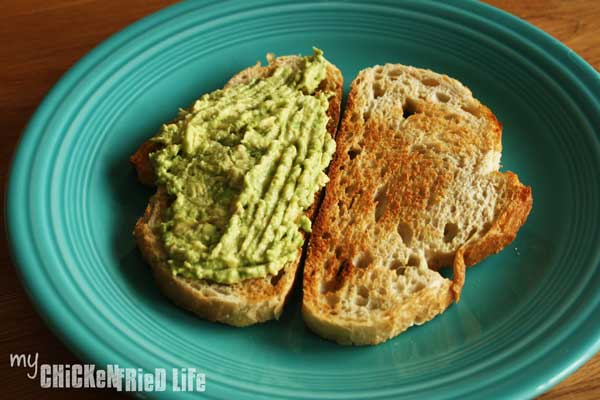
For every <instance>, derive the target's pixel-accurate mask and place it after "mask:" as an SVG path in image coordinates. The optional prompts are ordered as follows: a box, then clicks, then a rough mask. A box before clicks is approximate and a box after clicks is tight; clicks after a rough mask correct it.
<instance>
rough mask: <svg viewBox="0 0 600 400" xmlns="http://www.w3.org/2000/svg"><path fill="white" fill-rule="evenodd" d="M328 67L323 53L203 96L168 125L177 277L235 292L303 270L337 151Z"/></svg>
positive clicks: (160, 162) (163, 180)
mask: <svg viewBox="0 0 600 400" xmlns="http://www.w3.org/2000/svg"><path fill="white" fill-rule="evenodd" d="M325 75H326V60H325V59H324V58H323V53H322V52H321V51H320V50H318V49H315V50H314V55H312V56H308V57H303V58H302V61H301V62H300V63H298V64H294V66H293V67H292V66H286V65H280V66H279V67H278V68H276V69H275V70H274V72H273V73H272V74H271V75H270V76H268V77H265V78H261V79H254V80H252V81H250V82H248V83H245V84H238V85H234V86H230V87H227V88H225V89H222V90H216V91H214V92H212V93H208V94H205V95H203V96H202V97H201V98H200V99H199V100H197V101H196V102H195V103H194V104H193V105H192V106H191V108H190V109H188V110H181V111H180V114H179V117H178V118H177V119H176V120H175V121H174V122H173V123H170V124H167V125H164V126H163V127H162V129H161V131H160V132H159V133H158V134H157V135H156V136H155V137H154V138H153V140H154V141H156V142H158V143H161V144H162V145H163V146H161V148H160V150H157V151H155V152H154V153H152V154H151V155H150V159H151V160H152V163H153V165H154V170H155V172H156V177H157V184H159V185H163V186H164V187H165V188H166V190H167V192H168V194H169V195H170V196H171V198H172V203H170V205H169V208H168V210H167V212H166V217H165V219H164V220H163V222H162V223H161V225H160V228H159V230H160V232H159V234H160V237H161V239H162V241H163V244H164V246H165V249H166V252H167V258H168V263H169V265H170V267H171V268H172V271H173V274H174V275H178V276H184V277H188V278H197V279H208V280H211V281H215V282H220V283H227V284H230V283H235V282H239V281H241V280H244V279H248V278H259V277H265V276H267V275H269V274H271V275H275V274H277V273H278V272H279V271H280V270H281V269H282V268H283V267H284V266H285V264H286V263H288V262H291V261H294V260H295V259H296V257H297V256H298V251H299V249H300V247H301V246H302V244H303V242H304V239H303V235H302V232H301V230H302V231H305V232H310V229H311V222H310V220H309V219H308V218H307V217H306V216H305V215H304V211H305V210H306V209H307V208H308V207H309V206H310V205H311V204H312V203H313V200H314V195H315V193H316V192H317V191H318V190H319V189H320V188H322V187H323V186H324V185H325V183H327V176H326V175H325V173H324V169H325V168H326V167H327V165H329V162H330V161H331V157H332V154H333V153H334V151H335V141H334V140H333V139H332V138H331V136H330V135H329V133H328V132H327V129H326V126H327V122H328V116H327V109H328V107H329V102H328V96H330V95H331V93H323V92H321V91H319V92H316V90H317V87H318V86H319V84H320V83H321V81H323V80H324V79H325Z"/></svg>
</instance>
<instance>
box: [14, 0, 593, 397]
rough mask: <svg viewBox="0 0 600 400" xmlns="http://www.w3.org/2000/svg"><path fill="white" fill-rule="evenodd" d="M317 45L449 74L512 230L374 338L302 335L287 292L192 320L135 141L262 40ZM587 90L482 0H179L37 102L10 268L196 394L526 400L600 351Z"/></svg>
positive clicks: (130, 359)
mask: <svg viewBox="0 0 600 400" xmlns="http://www.w3.org/2000/svg"><path fill="white" fill-rule="evenodd" d="M313 45H316V46H318V47H320V48H322V49H324V51H325V54H326V56H327V57H328V58H329V59H330V60H331V61H333V62H334V63H335V64H337V65H338V66H339V67H340V68H341V69H342V71H343V73H344V76H345V77H346V82H347V83H349V82H350V81H351V80H352V78H353V77H354V76H355V74H356V73H357V71H358V70H360V69H361V68H364V67H367V66H371V65H373V64H376V63H385V62H398V63H404V64H412V65H415V66H419V67H426V68H431V69H434V70H436V71H439V72H442V73H446V74H449V75H451V76H454V77H456V78H458V79H460V80H461V81H463V82H464V83H465V84H467V85H468V86H469V87H470V88H472V90H473V92H474V94H475V96H476V97H478V98H479V99H481V100H482V101H483V102H484V103H485V104H487V105H488V106H490V107H491V108H492V109H493V110H494V111H495V113H496V114H497V116H498V118H499V119H500V120H501V121H502V123H503V124H504V137H503V143H504V153H503V154H504V155H503V165H504V168H505V169H510V170H514V171H518V173H519V175H520V177H521V179H522V181H523V182H525V183H527V184H529V185H531V186H532V187H533V194H534V206H533V211H532V213H531V215H530V216H529V219H528V221H527V223H526V224H525V226H524V227H523V229H522V230H521V232H519V236H518V238H517V239H516V240H515V242H514V243H512V244H511V245H510V247H508V248H506V249H505V250H504V251H503V252H502V253H500V254H498V255H496V256H493V257H490V258H488V259H487V260H485V261H484V262H482V263H481V264H480V265H478V266H477V267H476V268H473V269H471V270H469V271H468V274H467V281H466V286H465V288H464V292H463V297H462V301H461V302H460V304H458V305H454V306H452V307H451V308H450V309H449V310H448V311H447V312H446V313H444V314H443V315H441V316H439V317H437V318H435V320H434V321H432V322H431V323H428V324H426V325H424V326H421V327H415V328H412V329H410V330H409V331H408V332H406V333H404V334H402V335H401V336H399V337H397V338H395V339H393V340H390V341H389V342H387V343H385V344H383V345H380V346H377V347H364V348H347V347H340V346H337V345H334V344H331V343H328V342H326V341H323V340H321V339H320V338H318V337H316V336H314V335H312V334H311V333H310V332H308V331H307V329H306V327H305V326H304V325H303V323H302V320H301V318H300V315H299V302H298V300H299V299H298V297H299V295H298V294H296V296H295V298H294V299H293V301H292V303H291V304H290V305H289V307H288V308H287V309H286V311H285V313H284V316H283V318H282V319H281V320H280V321H277V322H270V323H267V324H264V325H261V326H256V327H251V328H247V329H234V328H230V327H226V326H222V325H218V324H213V323H208V322H205V321H202V320H199V319H197V318H195V317H193V316H192V315H190V314H188V313H186V312H184V311H181V310H179V309H178V308H176V307H174V306H173V305H171V304H170V303H169V302H168V301H167V300H165V299H164V298H163V297H162V296H161V295H160V294H159V292H158V290H157V289H156V288H155V286H154V284H153V282H152V280H151V277H150V274H149V273H148V268H147V267H146V266H145V265H144V263H143V262H142V260H141V258H140V254H139V253H138V251H137V250H136V248H135V245H134V242H133V239H132V236H131V230H132V227H133V224H134V221H135V220H136V217H137V216H139V215H140V214H141V213H142V211H143V209H144V205H145V203H146V201H147V200H148V196H149V195H150V191H149V190H147V189H144V188H143V187H142V186H141V185H140V184H138V182H137V180H136V178H135V175H134V171H133V170H132V168H131V167H130V166H129V165H128V162H127V157H128V156H129V155H130V154H131V153H132V152H133V151H134V150H135V148H136V147H137V146H138V145H139V144H140V143H141V142H142V141H143V140H144V139H146V138H147V137H149V136H151V135H152V134H153V133H155V132H156V130H157V128H158V127H159V126H160V124H161V122H163V121H167V120H169V119H171V118H172V117H173V116H174V115H175V114H176V112H177V108H178V107H180V106H186V105H188V104H189V103H190V102H191V101H192V100H193V99H195V98H196V97H198V96H199V95H200V94H202V93H204V92H206V91H209V90H212V89H216V88H218V87H220V86H222V85H223V84H224V82H225V81H226V80H227V78H228V77H229V76H231V75H232V74H234V73H235V72H236V71H238V70H240V69H242V68H243V67H245V66H247V65H250V64H253V63H254V62H256V60H258V59H263V57H264V54H265V52H267V51H270V52H275V53H276V54H289V53H305V54H306V53H310V52H311V46H313ZM599 94H600V79H599V78H598V74H597V73H596V72H595V71H594V70H593V69H592V68H591V67H590V66H589V65H587V64H586V63H585V62H584V61H583V60H582V59H580V58H579V57H578V56H577V55H576V54H574V53H573V52H572V51H570V50H569V49H567V48H565V47H564V46H562V45H561V44H560V43H558V42H557V41H555V40H553V39H552V38H551V37H549V36H547V35H546V34H544V33H543V32H541V31H539V30H537V29H535V28H533V27H532V26H530V25H528V24H526V23H524V22H523V21H520V20H518V19H516V18H514V17H512V16H510V15H507V14H505V13H503V12H500V11H498V10H496V9H493V8H490V7H488V6H485V5H483V4H480V3H475V2H453V3H451V4H447V3H442V2H430V1H406V2H377V3H369V4H368V5H367V4H358V3H339V2H335V1H334V2H322V3H314V4H312V3H311V4H303V5H298V4H292V3H289V4H288V3H281V2H278V3H271V2H268V1H252V2H250V1H248V2H232V3H221V2H219V3H218V4H206V3H197V2H192V3H184V4H178V5H176V6H173V7H171V8H168V9H165V10H163V11H161V12H159V13H157V14H154V15H152V16H150V17H148V18H146V19H144V20H142V21H140V22H138V23H136V24H134V25H132V26H131V27H129V28H127V29H126V30H124V31H123V32H121V33H119V34H117V35H115V36H114V37H112V38H110V39H109V40H107V41H106V42H105V43H103V44H102V45H101V46H99V47H98V48H97V49H95V50H94V51H92V52H91V53H90V54H89V55H88V56H87V57H85V58H84V59H83V60H81V61H80V62H79V63H78V64H77V65H76V66H75V67H74V68H73V69H72V70H71V71H70V72H69V73H68V74H66V75H65V77H64V78H63V79H62V80H61V81H60V83H59V84H58V85H56V87H55V88H54V89H53V90H52V92H51V93H50V94H49V95H48V97H47V98H46V100H45V101H44V103H43V104H42V105H41V106H40V108H39V110H38V111H37V112H36V114H35V116H34V117H33V119H32V121H31V123H30V124H29V126H28V128H27V131H26V132H25V134H24V135H23V139H22V141H21V144H20V146H19V148H18V151H17V154H16V157H15V160H14V164H13V169H12V174H11V179H10V184H9V188H8V204H7V220H8V228H9V234H10V240H11V243H12V249H13V252H14V257H15V262H16V264H17V265H18V266H19V268H20V271H21V276H22V278H23V282H24V285H25V286H26V288H27V290H28V292H29V294H30V295H31V297H32V298H33V300H34V302H35V304H36V305H37V307H38V308H39V310H40V313H41V314H42V315H43V316H44V317H45V318H46V320H47V321H48V323H49V325H50V326H51V327H52V328H53V329H54V331H55V332H56V333H57V335H59V336H60V337H61V338H62V339H63V340H64V341H65V342H66V343H67V344H68V345H69V346H71V348H73V349H74V350H75V351H76V352H77V353H78V354H79V355H80V356H81V357H83V358H84V359H86V360H89V361H93V362H95V363H97V364H99V365H100V366H102V365H104V364H108V363H111V364H114V363H118V364H119V365H124V366H135V367H141V368H144V369H146V370H152V369H153V368H155V367H166V368H170V367H197V368H200V369H202V370H204V371H205V372H206V374H207V386H206V388H207V392H206V393H205V396H206V397H207V398H228V399H232V398H237V399H244V398H247V399H255V398H261V397H264V398H272V397H283V398H322V399H332V398H338V397H340V398H341V397H343V398H356V399H366V398H384V397H385V398H399V397H403V398H419V399H423V398H439V399H441V398H461V399H468V398H476V399H482V398H492V397H499V396H501V397H503V398H509V397H512V398H514V397H519V398H523V397H530V396H535V395H537V394H539V393H542V392H543V391H545V390H547V389H548V388H550V387H551V386H552V385H554V384H556V383H557V382H559V381H560V380H561V379H563V378H564V377H566V376H567V375H568V374H569V373H571V372H573V371H574V370H575V369H576V368H577V367H579V366H580V365H581V364H583V363H584V362H585V361H586V360H587V359H588V358H589V357H591V356H592V355H593V354H594V353H595V352H596V351H597V350H598V349H599V348H600V291H599V288H600V269H599V268H598V266H599V260H600V246H599V239H600V230H599V229H600V224H599V221H600V212H599V211H600V196H599V192H600V183H599V180H600V178H599V177H600V141H599V138H600V97H599ZM163 394H164V395H165V396H166V397H171V396H175V395H176V394H177V393H173V392H171V391H170V390H167V391H166V392H164V393H163ZM192 395H193V394H191V393H188V394H183V395H182V396H183V397H188V398H191V397H192Z"/></svg>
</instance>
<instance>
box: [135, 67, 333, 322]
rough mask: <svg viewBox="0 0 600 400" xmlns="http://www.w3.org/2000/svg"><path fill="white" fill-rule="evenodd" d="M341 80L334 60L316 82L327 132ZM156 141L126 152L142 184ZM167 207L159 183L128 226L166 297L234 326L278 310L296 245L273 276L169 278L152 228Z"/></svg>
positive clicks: (239, 78) (238, 79)
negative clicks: (324, 98) (324, 102)
mask: <svg viewBox="0 0 600 400" xmlns="http://www.w3.org/2000/svg"><path fill="white" fill-rule="evenodd" d="M300 60H301V58H300V57H297V56H287V57H279V58H276V59H273V58H272V57H269V64H268V65H267V66H261V65H260V63H258V64H257V65H255V66H252V67H249V68H247V69H245V70H243V71H241V72H239V73H238V74H237V75H235V76H234V77H233V78H231V80H230V81H229V82H228V83H227V85H226V87H227V86H231V85H238V84H243V83H245V82H249V81H250V80H252V79H254V78H262V77H267V76H270V75H271V74H272V73H273V72H274V71H275V69H276V68H277V67H278V66H280V65H284V64H285V65H288V66H291V67H292V68H297V67H298V66H299V62H300ZM342 84H343V82H342V74H341V72H340V71H339V70H338V69H337V68H336V67H335V66H334V65H331V64H328V65H327V75H326V78H325V80H323V82H322V83H321V85H320V86H319V90H321V91H328V92H331V93H333V94H334V95H333V96H332V97H330V99H329V109H328V112H327V114H328V117H329V122H328V125H327V130H328V132H329V133H330V134H331V135H332V136H334V135H335V131H336V128H337V124H338V120H339V115H340V103H341V99H342ZM157 146H158V145H157V144H156V143H154V142H151V141H147V142H145V143H144V144H142V146H140V148H139V149H138V150H137V151H136V152H135V154H133V155H132V156H131V159H130V161H131V162H132V163H133V164H134V166H135V168H136V170H137V173H138V177H139V179H140V181H141V182H142V183H145V184H153V183H154V171H153V169H152V165H151V163H150V160H149V158H148V155H149V153H151V152H152V151H155V150H156V149H157ZM318 197H319V193H317V194H316V195H315V199H318ZM167 207H168V196H167V194H166V192H165V190H164V189H163V188H160V187H159V188H158V190H157V192H156V194H155V195H154V196H153V197H152V198H151V200H150V202H149V204H148V207H147V208H146V211H145V213H144V216H143V217H142V218H140V219H139V220H138V221H137V224H136V226H135V229H134V236H135V238H136V241H137V244H138V247H139V248H140V250H141V252H142V255H143V256H144V258H145V259H146V261H147V262H148V264H150V266H151V267H152V270H153V272H154V277H155V279H156V282H157V284H158V286H159V287H160V289H161V290H162V291H163V292H164V293H165V295H166V296H167V297H169V298H170V299H171V300H173V301H174V302H175V303H176V304H178V305H179V306H181V307H183V308H185V309H188V310H190V311H192V312H194V313H195V314H197V315H199V316H201V317H203V318H206V319H208V320H211V321H219V322H223V323H226V324H230V325H234V326H246V325H251V324H254V323H258V322H263V321H267V320H270V319H273V318H278V317H279V316H280V315H281V312H282V310H283V306H284V303H285V300H286V298H287V296H288V294H289V292H290V289H291V288H292V285H293V282H294V279H295V276H296V270H297V269H298V263H299V261H300V255H301V250H299V251H298V258H297V259H296V261H295V262H294V263H289V264H288V265H286V266H285V267H284V268H283V269H282V270H281V271H280V272H279V274H278V275H276V276H270V277H266V278H262V279H249V280H244V281H242V282H239V283H236V284H232V285H225V284H219V283H214V282H210V281H207V280H193V279H186V278H183V277H179V276H177V277H175V276H173V274H172V273H171V268H169V266H168V265H167V263H166V254H165V250H164V248H163V245H162V243H161V241H160V239H159V237H158V236H157V232H156V228H157V227H158V226H159V224H160V223H161V221H162V220H163V215H164V212H165V210H166V209H167ZM314 209H315V205H314V204H313V206H312V207H311V208H310V209H309V210H308V211H307V216H309V218H311V219H312V216H313V214H314Z"/></svg>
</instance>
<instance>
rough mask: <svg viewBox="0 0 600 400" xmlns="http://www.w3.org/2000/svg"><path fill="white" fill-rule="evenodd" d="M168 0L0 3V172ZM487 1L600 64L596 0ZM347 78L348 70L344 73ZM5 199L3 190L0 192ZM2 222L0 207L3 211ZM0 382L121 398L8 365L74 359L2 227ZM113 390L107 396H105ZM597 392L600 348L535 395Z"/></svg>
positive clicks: (57, 394)
mask: <svg viewBox="0 0 600 400" xmlns="http://www.w3.org/2000/svg"><path fill="white" fill-rule="evenodd" d="M171 3H173V2H172V1H168V0H127V1H119V0H110V1H109V0H51V1H48V0H12V1H11V0H3V1H2V2H1V3H0V93H1V95H0V115H1V116H2V123H3V125H4V128H3V129H2V134H1V135H0V174H1V175H0V176H1V179H2V184H3V187H4V185H6V180H7V177H8V171H9V165H10V160H11V157H12V153H13V151H14V148H15V146H16V144H17V142H18V139H19V136H20V135H21V132H22V131H23V128H24V127H25V124H26V123H27V120H28V119H29V117H30V116H31V114H32V113H33V111H34V110H35V108H36V107H37V106H38V104H39V102H40V101H41V100H42V98H43V96H44V95H45V94H46V92H47V91H48V90H49V89H50V88H51V87H52V85H54V84H55V83H56V81H57V80H58V79H59V78H60V76H61V75H62V74H63V73H64V72H65V71H66V70H68V69H69V68H70V67H71V66H72V65H73V64H74V63H75V62H76V61H77V60H78V59H79V58H81V57H82V56H84V55H85V54H86V53H87V52H88V51H89V50H91V49H92V48H93V47H94V46H96V45H97V44H99V43H100V42H101V41H103V40H104V39H106V38H107V37H108V36H109V35H110V34H112V33H114V32H117V31H118V30H120V29H122V28H123V27H125V26H126V25H128V24H130V23H132V22H134V21H135V20H137V19H139V18H141V17H143V16H145V15H147V14H150V13H152V12H154V11H156V10H159V9H161V8H163V7H166V6H167V5H169V4H171ZM488 3H490V4H492V5H494V6H496V7H498V8H501V9H504V10H506V11H508V12H510V13H512V14H514V15H517V16H519V17H521V18H523V19H525V20H527V21H529V22H531V23H532V24H534V25H537V26H538V27H540V28H541V29H543V30H545V31H546V32H548V33H550V34H551V35H553V36H554V37H556V38H557V39H559V40H560V41H562V42H563V43H565V44H566V45H567V46H569V47H571V48H572V49H573V50H575V51H576V52H577V53H579V54H580V55H581V56H582V57H583V58H585V59H586V60H587V61H588V62H589V63H590V64H591V65H592V66H593V67H594V68H596V70H599V69H600V22H599V21H600V1H598V0H571V1H563V0H531V1H526V0H492V1H488ZM349 79H350V78H349ZM0 196H2V198H1V199H0V200H2V201H1V204H4V191H2V193H1V194H0ZM0 218H1V219H2V221H1V222H2V225H4V221H3V218H4V214H3V213H2V215H1V216H0ZM0 235H2V236H0V266H2V273H3V276H4V277H3V278H2V279H0V321H2V322H1V325H0V387H1V388H2V395H1V396H0V397H2V398H5V399H40V398H44V399H62V398H67V397H69V398H80V399H101V398H107V397H111V398H113V397H114V398H125V396H124V395H123V394H121V393H110V392H108V391H99V390H98V391H94V390H69V391H66V390H60V389H51V390H48V389H46V390H43V389H40V387H39V382H38V381H32V380H29V379H28V378H27V377H26V371H25V370H24V369H19V368H10V363H9V354H11V353H14V354H16V353H36V352H38V353H39V362H40V363H56V364H60V363H63V364H73V363H79V362H80V361H79V360H78V358H77V357H76V356H75V355H74V354H72V353H71V352H70V351H69V350H68V349H67V348H66V347H65V346H64V345H63V344H62V343H61V342H60V341H59V340H58V339H57V338H56V337H55V336H54V335H53V334H52V333H51V332H50V330H49V329H48V328H47V327H46V325H45V324H44V322H43V320H42V319H41V318H40V317H39V316H38V315H37V314H36V312H35V311H34V309H33V307H32V305H31V302H30V301H29V300H28V298H27V296H26V294H25V292H24V290H23V288H22V287H21V284H20V282H19V280H18V278H17V275H16V272H15V267H14V266H13V265H12V263H11V260H10V256H9V252H8V245H7V242H6V237H5V231H4V230H2V232H1V233H0ZM108 395H110V396H108ZM540 398H541V399H544V400H550V399H590V400H591V399H600V354H597V355H596V356H595V357H593V358H592V359H591V360H589V361H588V362H587V363H586V364H585V365H584V366H583V367H581V368H580V369H579V370H578V371H577V372H575V373H574V374H573V375H572V376H570V377H569V378H567V379H566V380H564V381H563V382H562V383H560V384H559V385H557V386H556V387H554V388H553V389H552V390H550V391H549V392H548V393H546V394H544V395H543V396H541V397H540Z"/></svg>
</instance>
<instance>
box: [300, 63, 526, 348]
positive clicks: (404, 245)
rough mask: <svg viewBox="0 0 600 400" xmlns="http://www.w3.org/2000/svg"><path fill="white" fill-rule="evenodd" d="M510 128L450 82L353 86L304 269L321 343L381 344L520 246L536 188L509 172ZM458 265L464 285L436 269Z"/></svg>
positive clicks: (393, 78) (306, 298) (386, 70)
mask: <svg viewBox="0 0 600 400" xmlns="http://www.w3.org/2000/svg"><path fill="white" fill-rule="evenodd" d="M501 130H502V127H501V124H500V123H499V122H498V120H497V119H496V117H495V116H494V114H493V113H492V112H491V111H490V110H489V109H488V108H487V107H485V106H484V105H482V104H481V103H480V102H479V101H477V100H476V99H474V98H473V96H472V94H471V92H470V91H469V89H467V88H466V87H464V86H463V85H462V84H461V83H460V82H458V81H456V80H454V79H451V78H449V77H447V76H444V75H440V74H437V73H434V72H432V71H429V70H422V69H417V68H412V67H407V66H403V65H392V64H387V65H385V66H376V67H373V68H368V69H365V70H363V71H361V72H360V73H359V74H358V76H357V77H356V79H355V80H354V82H353V83H352V87H351V91H350V95H349V98H348V104H347V106H346V109H345V112H344V117H343V120H342V125H341V127H340V130H339V132H338V134H337V137H336V142H337V149H336V153H335V155H334V160H333V162H332V164H331V165H330V170H329V177H330V182H329V183H328V185H327V187H326V195H325V199H324V201H323V203H322V206H321V208H320V210H319V214H318V216H317V219H316V222H315V225H314V227H313V233H312V235H311V239H310V243H309V247H308V253H307V259H306V264H305V267H304V287H303V289H304V295H303V305H302V312H303V316H304V319H305V322H306V323H307V325H308V326H309V327H310V328H311V329H312V330H313V331H314V332H316V333H317V334H319V335H321V336H323V337H325V338H327V339H331V340H334V341H336V342H338V343H341V344H356V345H363V344H377V343H380V342H383V341H385V340H387V339H389V338H391V337H393V336H396V335H398V334H399V333H401V332H402V331H404V330H405V329H407V328H408V327H410V326H412V325H414V324H417V325H418V324H422V323H424V322H426V321H428V320H430V319H432V318H433V317H435V316H436V315H437V314H440V313H441V312H443V311H444V310H445V309H446V308H447V307H448V306H449V305H450V304H451V303H452V302H453V301H458V300H459V298H460V293H461V289H462V285H463V282H464V274H465V268H466V266H470V265H473V264H475V263H477V262H478V261H480V260H481V259H483V258H485V257H486V256H488V255H490V254H493V253H496V252H498V251H500V250H502V248H504V247H505V246H506V245H508V244H509V243H510V242H511V241H512V240H513V239H514V238H515V235H516V234H517V231H518V230H519V228H520V227H521V225H522V224H523V223H524V222H525V219H526V218H527V215H528V214H529V211H530V209H531V206H532V195H531V188H529V187H526V186H524V185H523V184H522V183H521V182H519V179H518V178H517V176H516V175H515V174H513V173H511V172H505V173H501V172H498V169H499V167H500V164H499V162H500V155H501V149H502V144H501ZM450 265H452V266H453V271H454V276H453V280H452V281H451V280H449V279H446V278H444V277H442V276H441V275H440V274H439V273H438V272H437V271H436V270H437V269H439V268H440V267H442V266H450Z"/></svg>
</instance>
